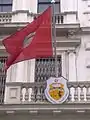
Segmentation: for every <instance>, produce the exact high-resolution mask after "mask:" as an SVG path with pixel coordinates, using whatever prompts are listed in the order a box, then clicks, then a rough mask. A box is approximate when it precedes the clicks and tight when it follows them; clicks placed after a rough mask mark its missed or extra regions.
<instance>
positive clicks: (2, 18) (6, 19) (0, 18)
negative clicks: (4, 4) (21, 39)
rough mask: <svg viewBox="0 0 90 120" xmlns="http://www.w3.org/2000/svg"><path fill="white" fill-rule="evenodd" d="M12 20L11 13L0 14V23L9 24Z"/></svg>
mask: <svg viewBox="0 0 90 120" xmlns="http://www.w3.org/2000/svg"><path fill="white" fill-rule="evenodd" d="M11 20H12V13H7V12H2V13H0V23H10V22H11Z"/></svg>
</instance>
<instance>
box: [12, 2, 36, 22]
mask: <svg viewBox="0 0 90 120" xmlns="http://www.w3.org/2000/svg"><path fill="white" fill-rule="evenodd" d="M12 11H13V14H12V22H31V21H30V20H32V19H31V18H30V17H32V16H30V14H29V12H30V13H36V12H37V0H34V1H31V0H27V1H26V0H13V8H12ZM29 19H30V20H29Z"/></svg>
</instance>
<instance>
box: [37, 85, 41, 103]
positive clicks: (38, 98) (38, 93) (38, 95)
mask: <svg viewBox="0 0 90 120" xmlns="http://www.w3.org/2000/svg"><path fill="white" fill-rule="evenodd" d="M36 99H37V102H40V101H41V93H40V86H39V87H37V94H36Z"/></svg>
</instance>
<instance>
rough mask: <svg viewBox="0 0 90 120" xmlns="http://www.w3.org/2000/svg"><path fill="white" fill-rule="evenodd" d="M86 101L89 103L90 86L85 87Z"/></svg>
mask: <svg viewBox="0 0 90 120" xmlns="http://www.w3.org/2000/svg"><path fill="white" fill-rule="evenodd" d="M86 101H87V102H90V86H89V85H86Z"/></svg>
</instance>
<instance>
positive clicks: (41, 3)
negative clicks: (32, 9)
mask: <svg viewBox="0 0 90 120" xmlns="http://www.w3.org/2000/svg"><path fill="white" fill-rule="evenodd" d="M50 4H52V3H51V2H50V1H48V2H47V1H46V2H40V1H39V0H38V6H37V12H38V13H39V12H40V11H39V5H50ZM56 4H58V5H59V11H58V13H60V12H61V6H60V0H58V2H57V1H56V2H55V5H56Z"/></svg>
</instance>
